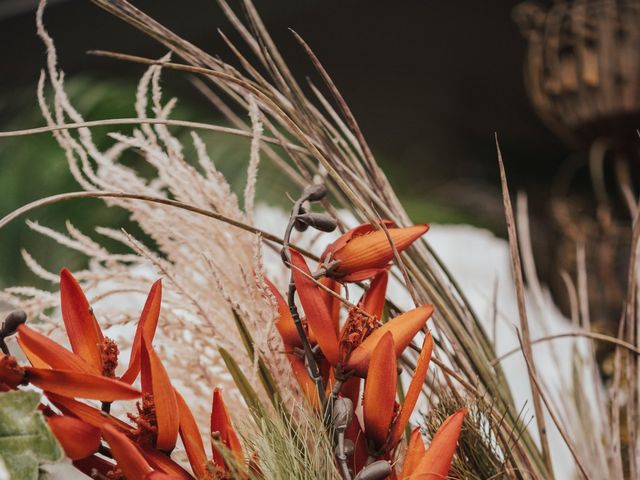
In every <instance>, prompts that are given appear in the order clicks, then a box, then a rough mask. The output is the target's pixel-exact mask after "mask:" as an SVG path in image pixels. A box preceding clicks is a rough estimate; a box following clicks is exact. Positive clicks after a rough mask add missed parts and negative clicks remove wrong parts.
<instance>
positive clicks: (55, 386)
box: [0, 269, 252, 480]
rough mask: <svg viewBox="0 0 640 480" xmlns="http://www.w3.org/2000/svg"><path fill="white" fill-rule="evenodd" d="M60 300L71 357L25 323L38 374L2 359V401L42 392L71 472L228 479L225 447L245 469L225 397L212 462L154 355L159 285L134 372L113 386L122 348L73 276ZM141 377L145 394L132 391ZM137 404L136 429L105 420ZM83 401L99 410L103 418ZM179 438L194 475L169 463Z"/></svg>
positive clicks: (24, 343)
mask: <svg viewBox="0 0 640 480" xmlns="http://www.w3.org/2000/svg"><path fill="white" fill-rule="evenodd" d="M60 296H61V306H62V317H63V320H64V325H65V329H66V332H67V335H68V338H69V343H70V345H71V351H70V350H68V349H66V348H65V347H63V346H62V345H60V344H58V343H56V342H54V341H53V340H51V339H49V338H48V337H46V336H44V335H42V334H40V333H38V332H37V331H35V330H33V329H31V328H29V327H28V326H27V325H25V324H24V316H23V317H22V321H19V322H15V323H16V325H15V328H14V330H15V333H17V340H18V344H19V345H20V348H21V349H22V351H23V352H24V354H25V356H26V357H27V358H28V359H29V362H30V363H31V366H20V365H18V364H17V362H16V360H15V358H14V357H11V356H9V355H6V354H2V357H0V391H6V390H9V389H15V388H18V386H20V385H26V384H32V385H35V386H37V387H40V388H41V389H42V390H43V391H44V394H45V396H46V397H47V399H48V400H49V403H50V404H49V405H44V404H43V405H42V406H41V410H42V412H43V414H44V415H45V417H46V419H47V422H48V424H49V427H50V428H51V431H52V432H53V434H54V435H55V436H56V438H57V439H58V441H59V442H60V444H61V445H62V447H63V448H64V451H65V453H66V455H67V457H69V458H70V459H71V460H73V463H74V465H75V466H76V467H77V468H78V469H79V470H81V471H83V472H84V473H86V474H87V475H90V476H92V477H93V478H108V479H112V480H113V479H116V480H119V479H127V480H143V479H158V480H161V479H193V478H197V479H225V478H231V476H230V472H229V469H228V467H227V465H226V463H225V460H224V457H223V456H222V454H221V453H220V451H219V449H220V447H219V445H220V444H222V445H224V446H225V447H226V448H228V449H229V450H230V452H231V453H232V454H233V455H234V456H235V457H236V459H237V460H238V461H239V462H244V455H243V452H242V447H241V445H240V441H239V439H238V435H237V434H236V432H235V430H234V429H233V426H232V424H231V420H230V418H229V415H228V413H227V410H226V407H225V404H224V401H223V400H222V395H221V391H220V389H215V390H214V393H213V405H212V409H211V438H212V439H215V441H214V440H212V445H211V447H212V456H211V457H210V458H209V457H207V454H206V453H205V448H204V443H203V441H202V437H201V435H200V432H199V430H198V427H197V425H196V422H195V420H194V417H193V414H192V413H191V410H190V409H189V407H188V405H187V403H186V401H185V400H184V398H183V397H182V395H180V393H179V392H178V391H177V390H176V389H175V388H174V387H173V386H172V384H171V380H170V378H169V375H168V374H167V371H166V370H165V368H164V366H163V365H162V362H161V361H160V358H159V357H158V355H157V354H156V352H155V350H154V348H153V345H152V340H153V337H154V333H155V330H156V326H157V325H158V319H159V315H160V304H161V298H162V285H161V282H160V280H158V281H157V282H156V283H154V284H153V286H152V287H151V290H150V292H149V295H148V298H147V301H146V303H145V305H144V308H143V310H142V314H141V315H140V320H139V322H138V325H137V328H136V333H135V337H134V340H133V344H132V351H131V356H130V360H129V366H128V368H127V369H126V370H125V372H124V374H123V375H122V376H120V377H119V378H116V377H115V369H116V367H117V365H118V347H117V345H116V344H115V342H113V340H111V339H109V338H107V337H105V336H104V335H103V332H102V330H101V328H100V326H99V325H98V322H97V321H96V318H95V316H94V315H93V312H92V309H91V307H90V305H89V303H88V301H87V299H86V297H85V295H84V293H83V291H82V289H81V288H80V285H79V284H78V282H77V281H76V279H75V278H74V277H73V276H72V275H71V273H70V272H69V271H68V270H66V269H63V270H62V272H61V273H60ZM5 323H6V322H5ZM3 328H6V327H3ZM5 333H7V332H5ZM138 375H140V384H141V389H140V390H138V389H136V388H134V387H132V385H131V384H132V383H133V382H134V381H135V380H136V379H137V378H138ZM135 398H140V401H138V403H137V412H136V413H130V414H129V415H128V416H129V419H130V420H131V423H127V422H124V421H122V420H119V419H118V418H116V417H114V416H112V415H110V414H109V413H108V412H109V407H110V403H111V402H113V401H116V400H129V399H135ZM77 399H93V400H99V401H101V402H102V409H98V408H94V407H92V406H90V405H88V404H86V403H83V402H81V401H78V400H77ZM178 435H179V436H180V438H181V439H182V443H183V444H184V447H185V450H186V452H187V456H188V458H189V462H190V464H191V470H192V473H193V475H192V474H191V473H189V472H188V471H187V470H185V469H184V468H183V467H182V466H180V465H179V464H177V463H176V462H174V461H173V460H172V459H171V457H170V453H171V452H172V450H173V449H174V447H175V445H176V442H177V439H178ZM103 440H104V442H105V443H106V445H103V443H102V441H103ZM247 468H252V467H251V465H248V466H247Z"/></svg>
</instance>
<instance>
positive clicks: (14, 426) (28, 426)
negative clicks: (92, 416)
mask: <svg viewBox="0 0 640 480" xmlns="http://www.w3.org/2000/svg"><path fill="white" fill-rule="evenodd" d="M39 403H40V395H39V394H38V393H36V392H23V391H17V390H16V391H11V392H3V393H0V460H1V461H2V462H3V463H4V466H5V467H6V469H7V471H8V472H9V475H10V478H11V479H12V480H32V479H33V480H37V478H38V468H39V466H40V464H42V463H45V462H57V461H59V460H61V459H62V458H63V452H62V449H61V448H60V445H59V444H58V442H57V441H56V439H55V437H54V436H53V434H52V433H51V431H50V430H49V427H48V426H47V424H46V422H45V421H44V418H43V416H42V414H41V413H40V411H39V410H38V404H39Z"/></svg>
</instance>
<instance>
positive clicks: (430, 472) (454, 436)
mask: <svg viewBox="0 0 640 480" xmlns="http://www.w3.org/2000/svg"><path fill="white" fill-rule="evenodd" d="M466 413H467V409H466V408H461V409H460V410H458V411H457V412H455V413H454V414H453V415H451V416H450V417H449V418H447V419H446V420H445V421H444V422H442V425H441V426H440V428H439V429H438V431H437V432H436V434H435V435H434V436H433V439H432V440H431V445H429V448H428V449H427V452H426V453H425V454H424V455H423V456H422V458H421V459H420V462H419V463H418V465H417V466H416V468H415V470H414V471H413V473H412V476H411V478H419V479H420V480H443V479H445V478H447V475H448V474H449V467H450V466H451V460H452V459H453V454H454V453H455V451H456V444H457V442H458V437H459V436H460V430H461V428H462V421H463V420H464V416H465V415H466Z"/></svg>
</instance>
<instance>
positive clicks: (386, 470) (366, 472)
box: [354, 460, 391, 480]
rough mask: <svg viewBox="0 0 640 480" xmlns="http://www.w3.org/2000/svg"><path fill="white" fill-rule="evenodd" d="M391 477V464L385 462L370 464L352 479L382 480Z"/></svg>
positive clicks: (379, 461)
mask: <svg viewBox="0 0 640 480" xmlns="http://www.w3.org/2000/svg"><path fill="white" fill-rule="evenodd" d="M389 475H391V464H390V463H389V462H387V461H386V460H378V461H377V462H373V463H370V464H369V465H367V466H366V467H364V468H363V469H362V470H360V473H358V475H357V476H356V478H354V480H382V479H383V478H387V477H388V476H389Z"/></svg>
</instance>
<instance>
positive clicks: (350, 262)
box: [321, 221, 429, 282]
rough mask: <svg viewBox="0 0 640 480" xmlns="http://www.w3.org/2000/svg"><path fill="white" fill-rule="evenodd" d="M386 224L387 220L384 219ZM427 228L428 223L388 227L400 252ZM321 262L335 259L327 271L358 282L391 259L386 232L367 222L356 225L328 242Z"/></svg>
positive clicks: (384, 265) (390, 247) (344, 280)
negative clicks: (330, 242)
mask: <svg viewBox="0 0 640 480" xmlns="http://www.w3.org/2000/svg"><path fill="white" fill-rule="evenodd" d="M385 225H386V226H390V222H388V221H386V222H385ZM427 230H429V225H424V224H423V225H414V226H411V227H404V228H393V227H392V228H388V230H387V231H388V233H389V236H390V237H391V241H392V242H393V244H394V245H395V247H396V250H397V251H398V252H401V251H402V250H404V249H405V248H407V247H408V246H409V245H411V244H412V243H413V242H414V241H415V240H417V239H418V238H419V237H421V236H422V235H424V234H425V233H426V232H427ZM321 260H322V262H323V263H324V264H325V265H329V264H331V263H332V262H339V263H338V264H337V267H335V268H334V269H333V270H332V272H331V274H332V275H334V276H335V277H336V278H339V279H340V280H341V281H343V282H358V281H361V280H366V279H367V278H371V277H373V276H374V275H376V274H377V273H378V272H379V271H380V270H382V269H384V268H386V266H387V265H388V264H389V262H391V260H393V248H392V246H391V244H390V243H389V239H388V238H387V234H386V233H385V232H384V231H383V230H376V229H375V227H374V226H373V225H371V224H364V225H360V226H358V227H356V228H354V229H352V230H349V231H348V232H346V233H345V234H343V235H342V236H341V237H340V238H338V240H336V241H335V242H333V243H332V244H330V245H329V246H328V247H327V248H326V249H325V251H324V253H323V254H322V257H321Z"/></svg>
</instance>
